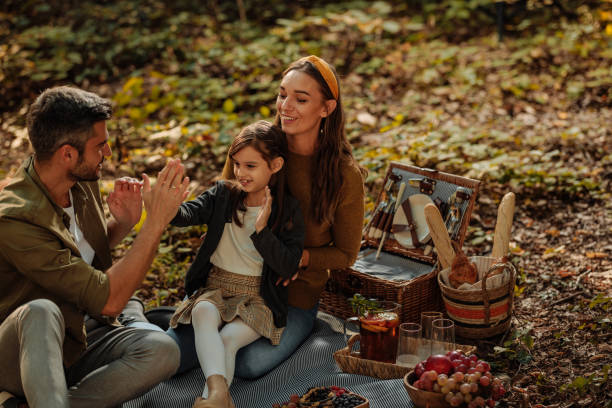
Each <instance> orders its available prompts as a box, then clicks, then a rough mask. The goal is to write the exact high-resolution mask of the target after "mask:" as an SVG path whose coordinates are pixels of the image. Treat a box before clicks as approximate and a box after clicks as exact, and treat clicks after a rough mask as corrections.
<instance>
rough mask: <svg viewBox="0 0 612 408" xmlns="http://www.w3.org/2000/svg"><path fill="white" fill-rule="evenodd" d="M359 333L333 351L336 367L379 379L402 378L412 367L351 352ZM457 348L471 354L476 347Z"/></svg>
mask: <svg viewBox="0 0 612 408" xmlns="http://www.w3.org/2000/svg"><path fill="white" fill-rule="evenodd" d="M359 339H360V336H359V334H354V335H353V336H351V338H350V339H349V340H348V342H347V346H346V347H345V348H343V349H340V350H338V351H336V352H335V353H334V360H336V363H337V364H338V367H340V369H341V370H342V371H343V372H345V373H349V374H360V375H367V376H369V377H375V378H380V379H381V380H389V379H392V378H402V377H404V376H405V375H406V374H407V373H408V372H410V371H412V370H413V369H414V367H409V366H408V367H405V366H400V365H397V364H391V363H383V362H381V361H374V360H368V359H365V358H360V357H357V356H354V355H352V354H351V350H352V348H353V345H354V344H355V342H357V341H359ZM457 349H459V350H462V351H463V352H464V353H465V354H471V353H473V352H475V351H476V347H474V346H468V345H463V344H458V345H457Z"/></svg>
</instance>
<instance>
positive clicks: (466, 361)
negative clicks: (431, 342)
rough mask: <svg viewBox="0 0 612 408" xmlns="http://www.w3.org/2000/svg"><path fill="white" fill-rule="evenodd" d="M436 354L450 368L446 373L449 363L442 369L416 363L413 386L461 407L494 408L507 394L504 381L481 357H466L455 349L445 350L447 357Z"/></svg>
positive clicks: (451, 404) (453, 405) (423, 363)
mask: <svg viewBox="0 0 612 408" xmlns="http://www.w3.org/2000/svg"><path fill="white" fill-rule="evenodd" d="M435 357H436V358H437V359H438V360H440V359H441V358H444V359H445V360H447V361H450V363H451V366H452V368H450V371H449V372H447V370H446V368H448V367H447V366H445V367H443V368H444V370H441V371H437V370H436V369H435V368H433V367H432V368H430V369H429V370H426V369H425V366H426V364H425V361H424V362H421V363H419V364H417V367H418V368H419V369H418V370H417V368H416V367H415V373H416V374H417V380H416V381H415V382H414V383H413V386H414V387H416V388H419V389H421V390H425V391H430V392H431V391H433V392H435V393H440V394H442V395H444V400H445V401H446V402H447V403H448V404H449V405H450V406H452V407H461V408H487V407H489V408H491V407H494V406H495V403H496V401H497V400H499V399H500V398H502V396H503V395H504V394H505V392H506V390H505V389H504V388H503V385H502V381H501V380H500V379H499V378H496V377H494V376H493V375H492V374H491V372H490V370H491V366H490V365H489V363H487V362H486V361H484V360H480V359H478V356H476V355H470V356H466V355H465V354H464V353H463V352H462V351H460V350H455V351H452V352H448V353H446V356H442V355H440V356H435ZM429 360H432V359H431V358H430V359H429ZM430 362H431V361H430Z"/></svg>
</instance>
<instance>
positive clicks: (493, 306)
mask: <svg viewBox="0 0 612 408" xmlns="http://www.w3.org/2000/svg"><path fill="white" fill-rule="evenodd" d="M469 259H470V261H472V262H474V263H475V264H476V267H477V269H478V271H479V274H480V273H482V272H483V271H486V272H484V275H483V278H482V285H481V288H480V289H469V290H460V289H455V288H453V287H451V286H449V285H447V284H446V283H445V282H444V281H443V279H442V275H443V273H444V274H446V273H448V272H449V270H450V268H447V269H445V270H443V271H441V272H440V273H439V274H438V284H439V285H440V290H441V292H442V300H443V302H444V307H445V308H446V313H447V314H448V316H449V317H450V318H451V319H452V320H453V321H454V322H455V332H456V333H457V335H459V336H461V337H465V338H469V339H478V338H486V337H492V336H495V335H496V334H499V333H503V332H504V331H506V330H507V329H508V328H509V327H510V318H511V317H512V302H513V297H514V283H515V280H516V269H515V268H514V265H512V264H511V263H510V262H498V261H499V259H498V258H492V257H484V256H474V257H471V258H469ZM499 268H503V270H502V271H504V270H508V271H509V272H510V276H509V279H508V280H507V282H505V283H504V284H502V285H501V286H498V287H495V288H488V289H487V284H486V283H487V279H488V278H489V275H491V273H492V272H493V271H495V270H498V269H499Z"/></svg>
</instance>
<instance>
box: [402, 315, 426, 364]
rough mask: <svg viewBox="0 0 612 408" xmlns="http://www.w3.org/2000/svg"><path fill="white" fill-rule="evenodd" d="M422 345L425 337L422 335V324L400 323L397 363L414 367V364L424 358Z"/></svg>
mask: <svg viewBox="0 0 612 408" xmlns="http://www.w3.org/2000/svg"><path fill="white" fill-rule="evenodd" d="M422 346H423V338H422V337H421V325H420V324H418V323H402V324H400V326H399V342H398V347H397V360H396V363H395V364H397V365H400V366H403V367H411V368H414V366H416V365H417V364H418V363H419V362H421V361H422V360H424V357H423V347H422ZM425 357H426V356H425Z"/></svg>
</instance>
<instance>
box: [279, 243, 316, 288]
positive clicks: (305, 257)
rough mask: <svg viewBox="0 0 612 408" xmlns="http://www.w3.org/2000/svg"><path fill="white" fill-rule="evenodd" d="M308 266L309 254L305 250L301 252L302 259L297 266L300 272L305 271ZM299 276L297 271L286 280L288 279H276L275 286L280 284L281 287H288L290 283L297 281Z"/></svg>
mask: <svg viewBox="0 0 612 408" xmlns="http://www.w3.org/2000/svg"><path fill="white" fill-rule="evenodd" d="M309 264H310V252H308V250H307V249H305V250H304V251H302V258H300V264H299V265H298V267H299V268H300V269H301V270H305V269H306V268H307V267H308V265H309ZM299 274H300V272H299V271H298V272H296V273H295V274H294V275H293V276H292V277H291V278H288V279H283V278H278V279H277V280H276V286H278V285H280V284H282V285H283V286H288V285H289V284H290V283H291V281H294V280H296V279H297V277H298V275H299Z"/></svg>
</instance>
